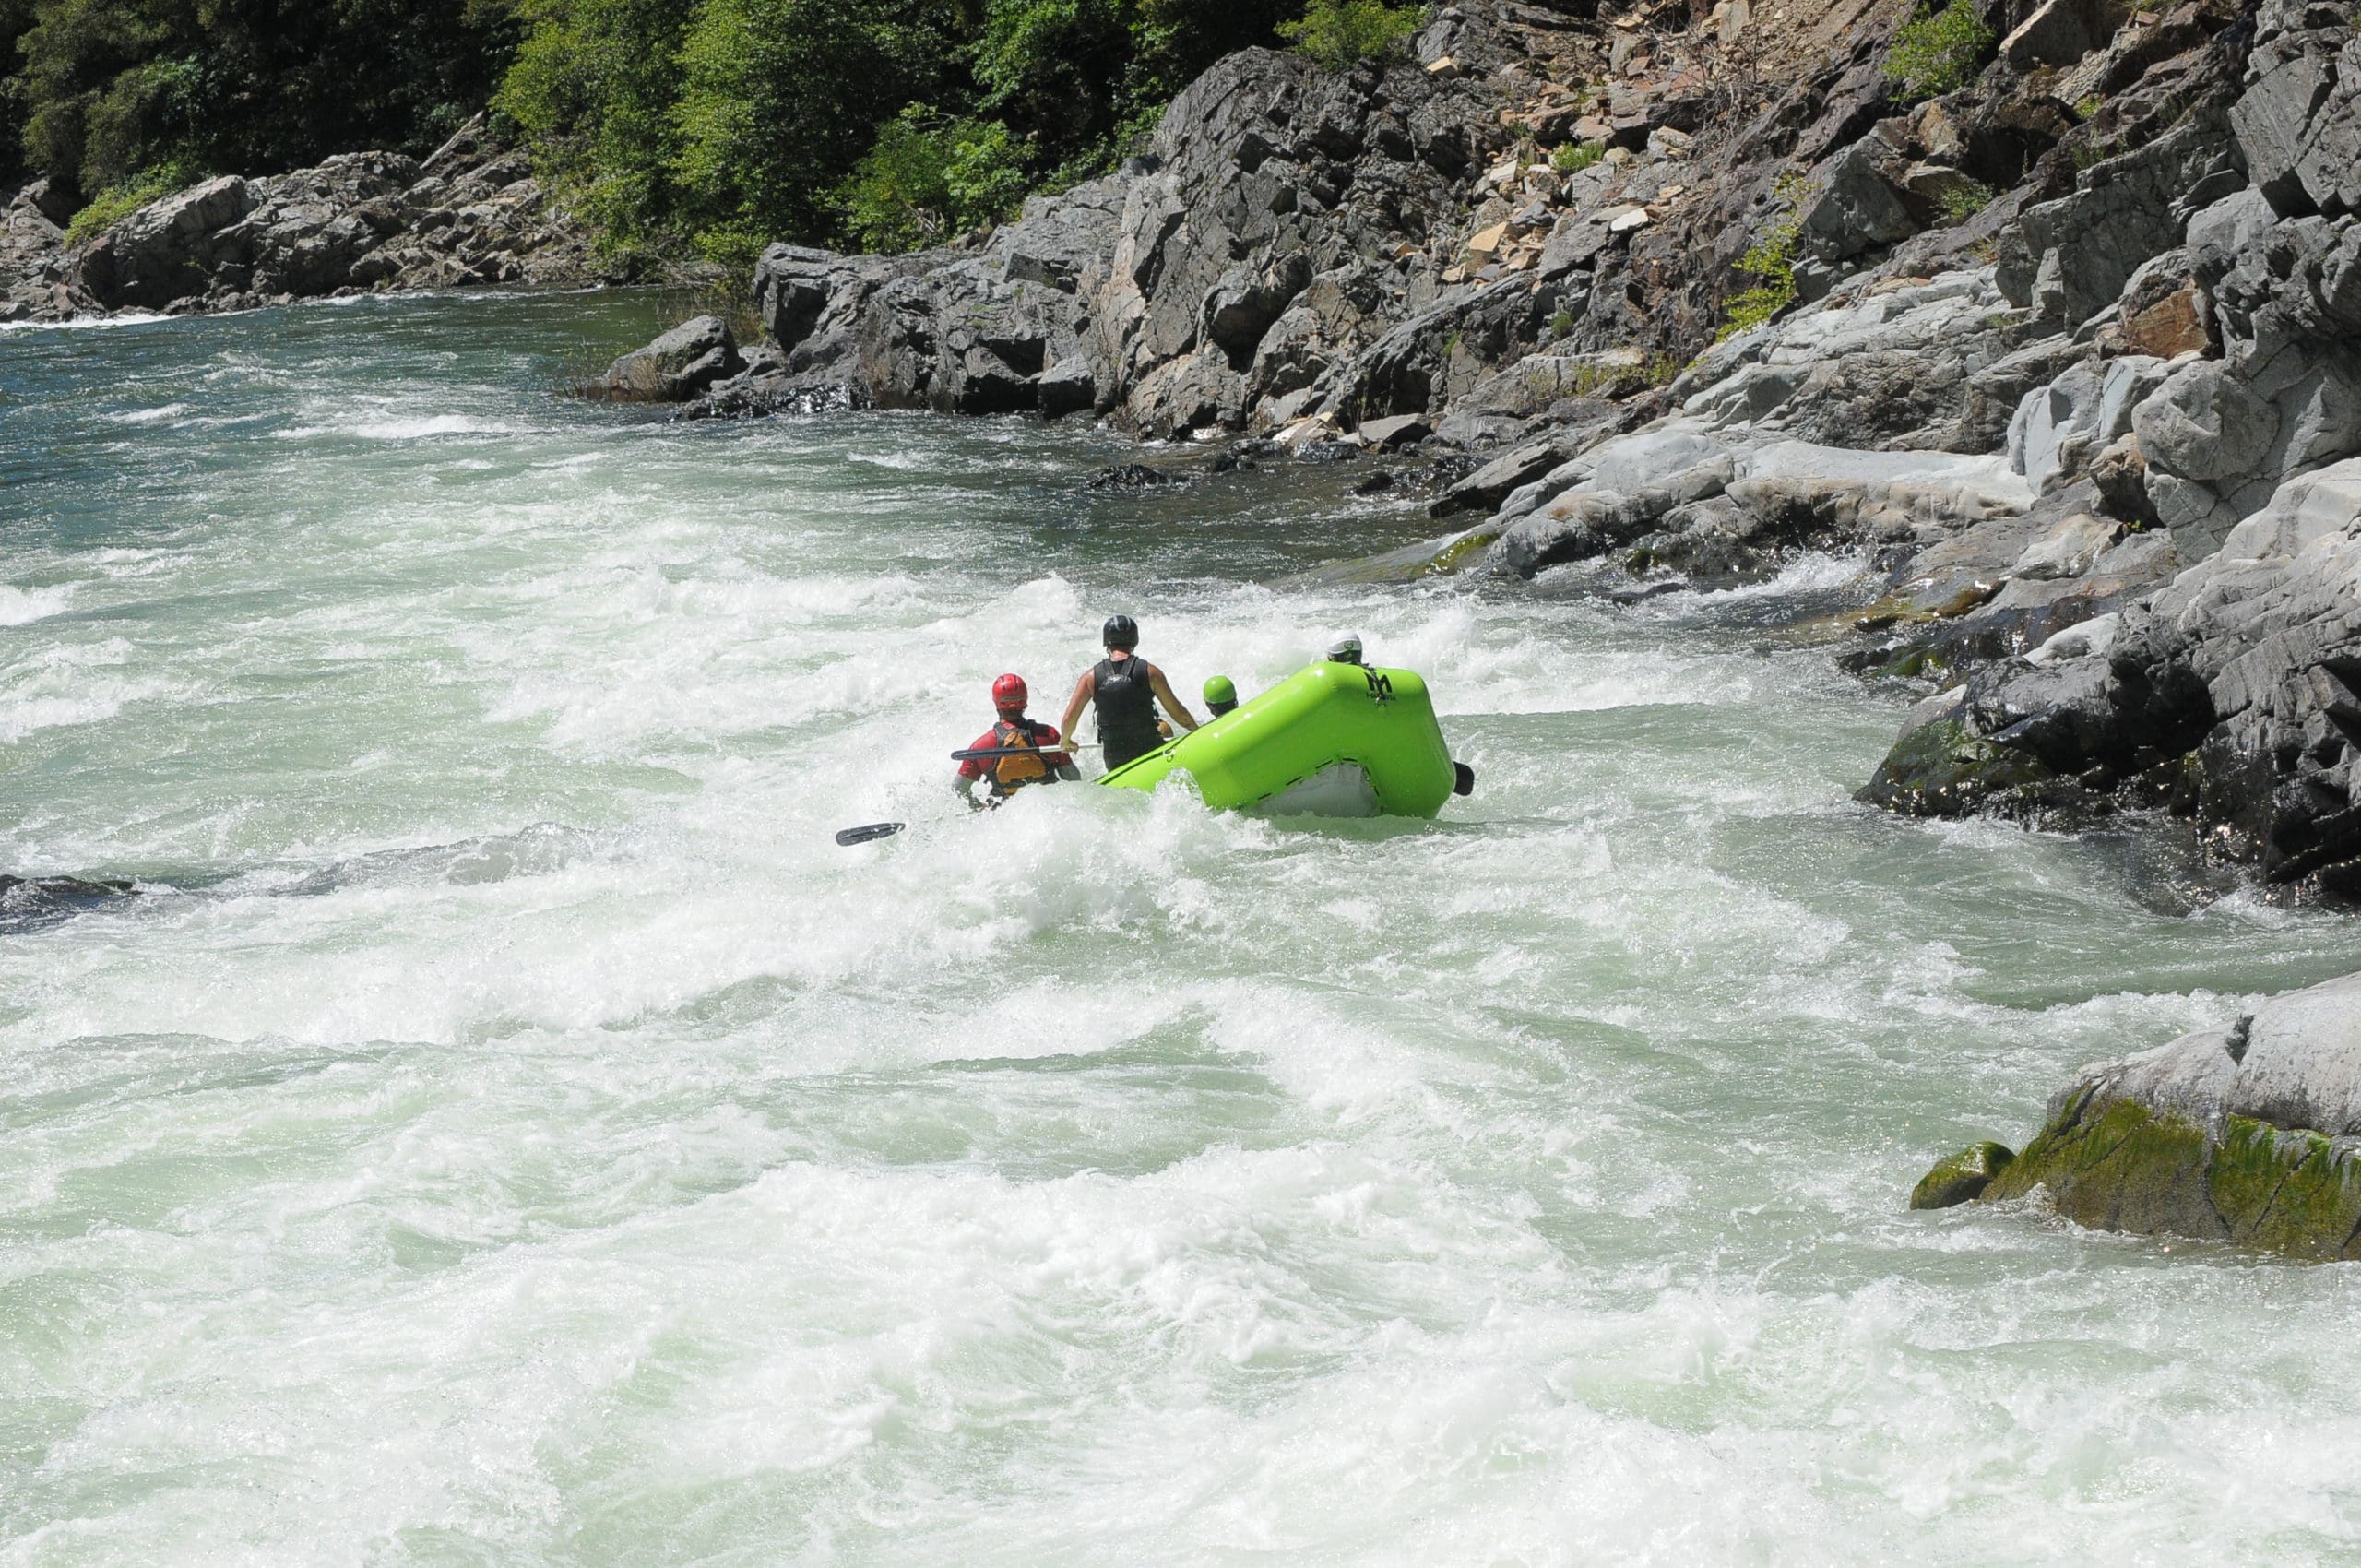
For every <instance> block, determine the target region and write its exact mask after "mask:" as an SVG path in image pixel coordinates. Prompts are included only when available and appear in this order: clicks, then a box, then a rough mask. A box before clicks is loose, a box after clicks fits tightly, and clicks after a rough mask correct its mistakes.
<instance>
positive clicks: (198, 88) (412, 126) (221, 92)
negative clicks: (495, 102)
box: [0, 0, 517, 195]
mask: <svg viewBox="0 0 2361 1568" xmlns="http://www.w3.org/2000/svg"><path fill="white" fill-rule="evenodd" d="M516 33H517V27H516V18H515V16H514V15H513V13H512V12H511V11H510V10H509V8H508V7H507V6H505V5H504V4H499V3H494V0H0V44H5V45H6V49H7V54H8V58H7V59H6V61H5V62H0V68H6V69H8V70H9V72H10V74H9V76H8V77H7V79H6V85H5V87H0V126H4V127H5V128H6V131H7V132H8V133H9V136H8V145H7V148H6V153H7V157H8V160H10V161H11V162H16V163H19V164H21V165H23V166H30V168H33V169H37V170H41V171H44V172H50V173H53V174H55V175H59V176H61V177H63V178H65V179H66V180H68V181H70V182H72V183H73V184H75V185H76V186H77V188H79V189H80V190H81V191H83V192H85V193H88V194H93V195H95V194H96V193H98V192H101V191H104V190H107V189H109V188H111V187H115V186H120V185H122V184H125V182H136V181H137V180H138V179H139V178H140V177H141V176H142V175H143V174H145V173H146V172H149V171H153V170H158V169H169V168H172V167H175V166H177V167H180V168H184V169H198V170H231V171H245V172H260V171H264V170H273V169H285V168H289V167H292V166H294V165H296V164H299V163H304V162H310V161H316V160H318V159H319V158H321V157H324V156H326V154H328V153H331V152H337V151H342V150H349V149H350V148H359V147H397V148H412V149H417V148H426V147H431V146H432V145H433V143H435V142H436V141H439V140H440V139H441V138H443V137H446V136H448V135H449V134H450V133H451V132H452V131H453V130H455V129H457V126H458V125H459V123H460V122H461V121H462V120H464V119H465V118H466V117H467V115H468V114H469V113H473V112H474V111H475V110H476V109H478V108H480V107H481V105H482V103H483V101H484V100H485V98H486V97H487V96H488V95H489V94H490V92H491V90H492V87H493V86H494V85H495V84H496V83H497V81H498V80H499V76H500V73H501V71H502V70H503V69H504V68H505V65H506V64H507V61H508V59H509V57H510V55H511V54H512V53H514V50H515V44H516Z"/></svg>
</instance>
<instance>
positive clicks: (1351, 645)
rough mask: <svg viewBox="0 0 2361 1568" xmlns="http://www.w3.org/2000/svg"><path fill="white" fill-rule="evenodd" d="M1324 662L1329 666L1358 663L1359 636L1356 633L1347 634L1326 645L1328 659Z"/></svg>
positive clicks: (1359, 655)
mask: <svg viewBox="0 0 2361 1568" xmlns="http://www.w3.org/2000/svg"><path fill="white" fill-rule="evenodd" d="M1326 662H1328V663H1330V664H1358V663H1360V662H1361V639H1360V637H1359V636H1358V634H1356V633H1352V632H1347V633H1346V634H1345V635H1344V636H1341V637H1338V638H1337V639H1336V640H1335V642H1333V643H1330V644H1329V645H1328V658H1327V660H1326Z"/></svg>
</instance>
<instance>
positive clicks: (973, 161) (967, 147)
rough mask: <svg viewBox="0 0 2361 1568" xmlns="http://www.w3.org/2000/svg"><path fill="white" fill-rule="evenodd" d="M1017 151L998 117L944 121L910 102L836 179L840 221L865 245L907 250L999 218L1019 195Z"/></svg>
mask: <svg viewBox="0 0 2361 1568" xmlns="http://www.w3.org/2000/svg"><path fill="white" fill-rule="evenodd" d="M1020 153H1021V148H1019V146H1018V144H1017V143H1016V141H1015V140H1014V138H1013V137H1010V135H1009V133H1008V127H1007V126H1006V125H1002V124H1001V123H1000V122H999V121H997V120H951V121H944V120H943V119H942V118H941V117H940V116H938V115H937V114H935V113H934V112H933V111H932V110H931V109H929V108H927V107H926V106H925V105H924V104H919V103H914V104H911V105H910V106H909V107H908V108H907V109H905V110H903V111H902V112H901V113H899V114H897V115H896V116H895V117H894V118H893V119H891V120H889V121H887V122H886V123H885V127H884V129H883V130H881V131H880V132H878V133H877V142H876V145H875V146H873V147H872V148H870V149H869V152H868V153H867V155H866V156H864V157H863V158H862V159H861V160H860V164H859V165H858V166H857V167H856V168H855V169H854V171H853V174H852V177H851V178H850V179H849V180H848V181H846V182H845V184H843V186H842V187H840V189H839V191H838V193H837V200H838V201H839V203H840V204H841V205H842V206H843V208H844V209H845V219H846V227H847V228H848V230H850V231H851V232H852V233H853V235H854V236H855V237H856V238H858V239H859V240H860V242H861V244H863V245H865V246H867V247H868V248H870V249H871V250H876V251H907V250H915V249H917V248H918V247H919V246H921V245H927V244H936V243H938V242H940V241H942V240H943V239H945V238H948V237H949V236H950V235H952V234H955V233H956V232H960V231H962V230H966V229H972V228H974V227H976V226H977V225H979V224H981V223H988V222H991V221H994V220H999V219H1001V218H1004V217H1006V216H1007V215H1008V214H1009V213H1010V212H1011V211H1012V210H1014V208H1015V206H1016V204H1017V203H1018V202H1019V201H1021V200H1022V199H1023V198H1024V196H1025V188H1026V178H1025V168H1024V162H1023V160H1022V158H1021V156H1020Z"/></svg>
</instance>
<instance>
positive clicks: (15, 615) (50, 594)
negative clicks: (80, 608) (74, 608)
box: [0, 583, 74, 626]
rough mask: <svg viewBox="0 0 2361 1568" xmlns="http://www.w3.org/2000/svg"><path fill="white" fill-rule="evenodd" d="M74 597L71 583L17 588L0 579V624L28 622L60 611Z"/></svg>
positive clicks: (22, 624)
mask: <svg viewBox="0 0 2361 1568" xmlns="http://www.w3.org/2000/svg"><path fill="white" fill-rule="evenodd" d="M73 601H74V585H73V584H71V583H56V584H53V585H52V586H50V587H48V588H15V587H12V586H10V585H8V584H6V583H0V626H27V625H30V624H32V623H33V622H35V621H45V620H47V619H48V618H49V617H50V616H52V615H58V614H63V613H64V612H65V609H66V607H67V606H68V605H70V604H71V603H73Z"/></svg>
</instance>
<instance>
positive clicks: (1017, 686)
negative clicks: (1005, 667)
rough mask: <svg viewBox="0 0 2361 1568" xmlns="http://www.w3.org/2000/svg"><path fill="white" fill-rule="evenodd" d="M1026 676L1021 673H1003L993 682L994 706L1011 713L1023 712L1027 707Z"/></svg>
mask: <svg viewBox="0 0 2361 1568" xmlns="http://www.w3.org/2000/svg"><path fill="white" fill-rule="evenodd" d="M1025 698H1026V692H1025V678H1024V677H1023V676H1021V675H1003V676H1002V677H1001V678H1000V679H999V680H997V681H994V682H993V683H992V706H993V707H997V708H1002V709H1004V710H1006V711H1008V712H1011V713H1015V712H1021V711H1022V710H1023V709H1024V707H1025Z"/></svg>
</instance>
